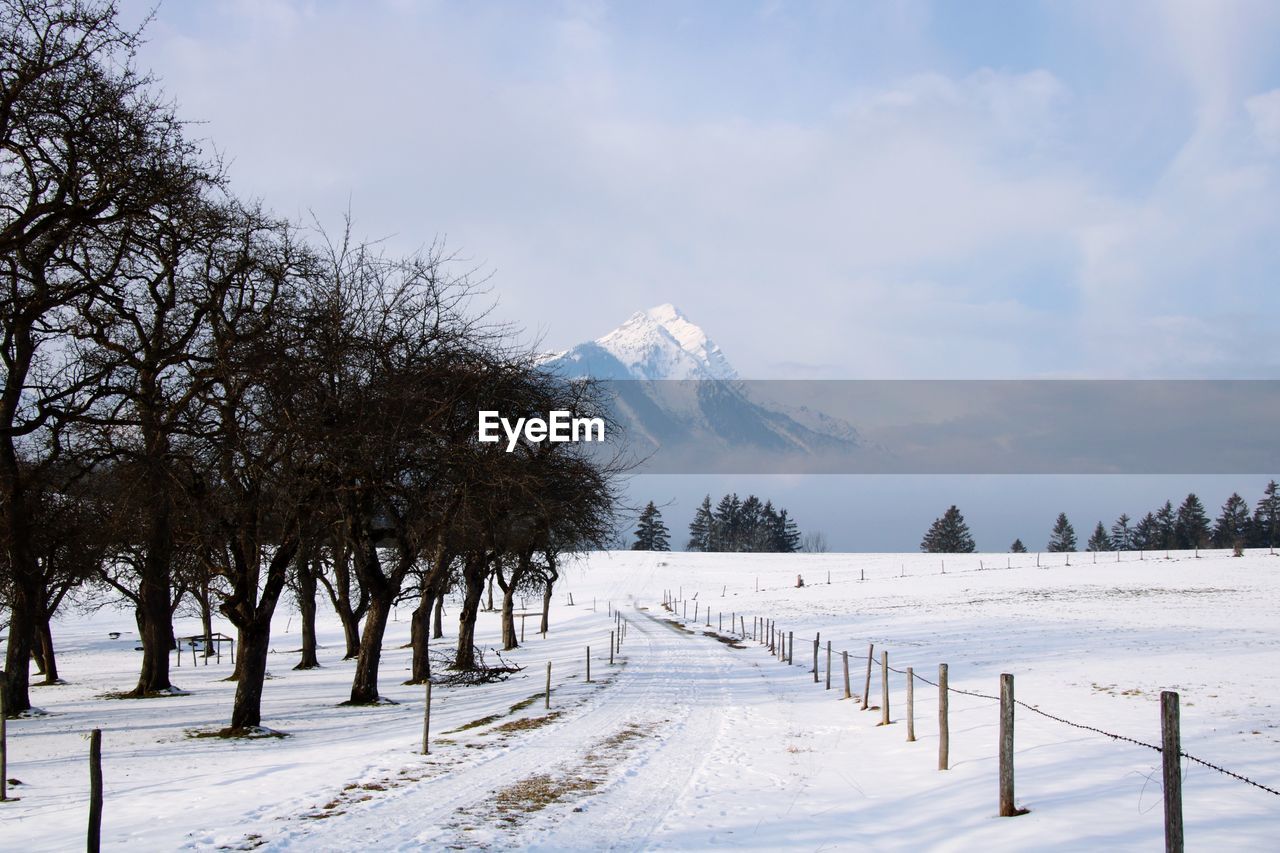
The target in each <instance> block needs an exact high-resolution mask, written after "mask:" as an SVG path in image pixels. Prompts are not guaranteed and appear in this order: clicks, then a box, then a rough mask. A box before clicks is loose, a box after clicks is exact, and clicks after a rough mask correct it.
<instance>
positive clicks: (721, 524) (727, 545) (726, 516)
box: [711, 494, 742, 551]
mask: <svg viewBox="0 0 1280 853" xmlns="http://www.w3.org/2000/svg"><path fill="white" fill-rule="evenodd" d="M741 506H742V502H741V501H739V500H738V496H737V495H736V494H734V495H725V496H724V497H723V498H721V499H720V503H718V504H716V511H715V513H714V514H713V515H712V524H711V550H712V551H738V550H741V549H740V548H738V534H739V530H738V527H739V525H738V510H739V509H740V508H741Z"/></svg>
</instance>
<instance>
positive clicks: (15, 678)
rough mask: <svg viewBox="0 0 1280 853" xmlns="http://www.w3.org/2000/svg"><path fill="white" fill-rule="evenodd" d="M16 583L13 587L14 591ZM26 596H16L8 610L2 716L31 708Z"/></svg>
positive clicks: (29, 643) (29, 650)
mask: <svg viewBox="0 0 1280 853" xmlns="http://www.w3.org/2000/svg"><path fill="white" fill-rule="evenodd" d="M17 586H18V585H17V584H14V587H15V592H16V589H17ZM25 599H26V596H25V595H20V594H15V595H14V596H13V600H12V603H11V607H10V611H9V643H8V646H7V647H6V648H5V661H4V670H5V672H6V673H7V674H8V679H7V687H6V690H5V702H4V707H5V713H6V714H10V715H12V714H17V713H21V712H22V711H29V710H30V709H31V692H30V687H31V684H30V682H31V635H32V619H31V618H30V613H29V608H28V606H27V600H25Z"/></svg>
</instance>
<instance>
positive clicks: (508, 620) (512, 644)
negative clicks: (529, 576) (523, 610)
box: [502, 584, 520, 651]
mask: <svg viewBox="0 0 1280 853" xmlns="http://www.w3.org/2000/svg"><path fill="white" fill-rule="evenodd" d="M515 598H516V585H515V584H511V585H510V587H508V588H507V589H506V590H505V591H503V593H502V649H503V651H510V650H511V649H514V648H517V647H519V645H520V641H519V638H518V637H517V635H516V615H515V606H516V605H515Z"/></svg>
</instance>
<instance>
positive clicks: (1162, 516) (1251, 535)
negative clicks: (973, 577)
mask: <svg viewBox="0 0 1280 853" xmlns="http://www.w3.org/2000/svg"><path fill="white" fill-rule="evenodd" d="M1277 545H1280V484H1277V483H1276V481H1275V480H1271V481H1270V482H1268V483H1267V485H1266V487H1265V488H1264V489H1263V493H1262V497H1261V498H1259V499H1258V501H1257V503H1255V504H1254V506H1253V510H1252V512H1250V509H1249V502H1248V501H1247V500H1245V499H1244V498H1243V497H1241V496H1240V494H1239V493H1238V492H1232V494H1231V496H1230V497H1229V498H1227V500H1226V502H1224V503H1223V505H1222V507H1221V508H1220V509H1219V510H1218V515H1217V517H1216V519H1213V520H1210V517H1209V514H1208V512H1207V511H1206V510H1205V506H1204V503H1203V502H1202V501H1201V500H1200V498H1199V497H1198V496H1196V494H1195V493H1194V492H1193V493H1191V494H1188V495H1187V496H1186V498H1184V499H1183V501H1182V503H1181V504H1179V505H1178V506H1177V507H1176V508H1175V507H1174V505H1173V501H1165V502H1164V504H1163V505H1161V506H1160V507H1158V508H1157V509H1155V510H1153V511H1151V512H1148V513H1147V514H1146V515H1144V516H1143V517H1142V518H1140V519H1138V520H1137V521H1136V522H1135V521H1134V520H1133V519H1132V518H1131V517H1130V516H1129V515H1128V513H1122V514H1121V515H1120V517H1119V518H1117V519H1116V520H1115V521H1114V522H1113V523H1112V525H1111V527H1110V528H1108V527H1107V526H1106V525H1104V524H1103V523H1102V522H1101V521H1099V522H1098V523H1097V524H1096V525H1095V526H1094V528H1093V532H1092V533H1090V535H1089V538H1088V540H1087V541H1086V543H1085V548H1086V550H1088V551H1151V550H1192V549H1195V548H1274V547H1276V546H1277ZM974 547H975V546H974V541H973V537H972V536H971V535H970V534H969V528H968V525H967V524H966V523H965V520H964V516H963V515H961V514H960V511H959V510H958V509H957V508H956V507H955V506H954V505H952V506H951V508H950V509H948V510H947V511H946V512H945V513H944V514H943V515H942V516H941V517H940V518H938V519H936V520H935V521H934V522H933V524H932V525H931V526H930V527H929V530H928V532H927V533H926V534H925V537H924V540H923V541H922V542H921V543H920V550H922V551H926V552H930V553H970V552H972V551H973V550H974ZM1045 550H1046V551H1049V552H1058V553H1061V552H1072V551H1076V550H1077V538H1076V531H1075V527H1074V526H1073V525H1072V524H1071V521H1070V519H1068V518H1067V514H1066V513H1065V512H1064V513H1059V514H1058V517H1057V519H1055V520H1054V523H1053V526H1052V528H1051V529H1050V531H1049V538H1048V541H1047V543H1046V546H1045ZM1009 551H1010V552H1011V553H1014V554H1025V553H1026V552H1027V547H1026V546H1025V545H1024V544H1023V542H1022V539H1020V538H1019V539H1015V540H1014V541H1013V544H1012V545H1011V546H1010V547H1009Z"/></svg>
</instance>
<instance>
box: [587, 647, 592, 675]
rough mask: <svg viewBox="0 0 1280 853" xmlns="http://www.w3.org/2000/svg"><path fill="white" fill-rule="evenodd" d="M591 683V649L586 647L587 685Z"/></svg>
mask: <svg viewBox="0 0 1280 853" xmlns="http://www.w3.org/2000/svg"><path fill="white" fill-rule="evenodd" d="M590 683H591V647H590V646H587V684H590Z"/></svg>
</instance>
